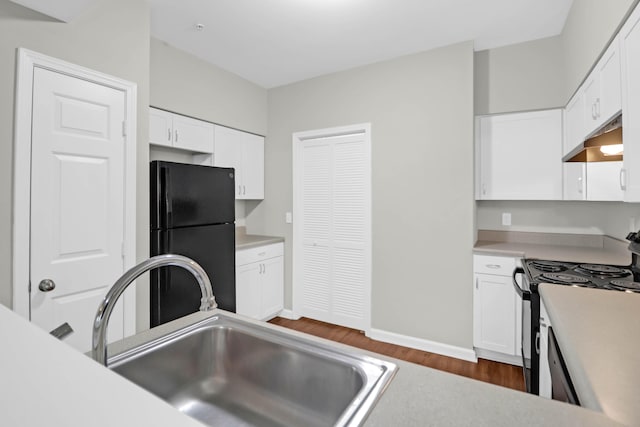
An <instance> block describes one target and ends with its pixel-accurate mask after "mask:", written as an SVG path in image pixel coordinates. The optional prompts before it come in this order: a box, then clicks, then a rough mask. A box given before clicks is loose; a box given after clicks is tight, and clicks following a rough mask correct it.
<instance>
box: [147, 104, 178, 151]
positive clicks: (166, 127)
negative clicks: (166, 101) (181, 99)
mask: <svg viewBox="0 0 640 427" xmlns="http://www.w3.org/2000/svg"><path fill="white" fill-rule="evenodd" d="M149 142H150V143H151V144H155V145H163V146H165V147H172V146H173V114H172V113H169V112H167V111H162V110H157V109H155V108H150V109H149Z"/></svg>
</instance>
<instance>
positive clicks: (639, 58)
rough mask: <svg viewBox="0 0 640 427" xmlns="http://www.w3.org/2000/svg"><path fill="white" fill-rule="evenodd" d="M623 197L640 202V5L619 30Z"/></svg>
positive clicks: (626, 199)
mask: <svg viewBox="0 0 640 427" xmlns="http://www.w3.org/2000/svg"><path fill="white" fill-rule="evenodd" d="M620 35H621V52H622V54H621V62H622V71H621V74H622V137H623V140H624V157H623V159H624V160H623V162H624V169H623V181H624V182H623V183H624V200H625V201H626V202H640V8H638V7H636V9H635V10H634V12H633V13H632V14H631V16H630V17H629V19H628V20H627V22H626V23H625V24H624V26H623V27H622V30H621V31H620Z"/></svg>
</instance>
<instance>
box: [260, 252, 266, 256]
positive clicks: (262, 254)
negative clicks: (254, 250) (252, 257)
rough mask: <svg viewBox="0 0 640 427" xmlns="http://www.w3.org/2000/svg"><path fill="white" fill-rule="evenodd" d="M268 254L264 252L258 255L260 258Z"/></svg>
mask: <svg viewBox="0 0 640 427" xmlns="http://www.w3.org/2000/svg"><path fill="white" fill-rule="evenodd" d="M266 254H267V252H266V251H264V252H260V253H259V254H258V256H265V255H266Z"/></svg>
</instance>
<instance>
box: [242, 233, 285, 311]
mask: <svg viewBox="0 0 640 427" xmlns="http://www.w3.org/2000/svg"><path fill="white" fill-rule="evenodd" d="M283 251H284V245H283V244H282V243H276V244H271V245H265V246H260V247H256V248H251V249H244V250H239V251H237V252H236V312H237V313H238V314H242V315H244V316H249V317H252V318H254V319H258V320H266V319H270V318H272V317H273V316H275V315H277V314H278V313H279V312H280V311H281V310H282V309H283V308H284V256H283V253H284V252H283Z"/></svg>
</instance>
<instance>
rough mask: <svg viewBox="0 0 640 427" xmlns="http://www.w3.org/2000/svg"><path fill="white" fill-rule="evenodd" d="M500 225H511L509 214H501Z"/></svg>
mask: <svg viewBox="0 0 640 427" xmlns="http://www.w3.org/2000/svg"><path fill="white" fill-rule="evenodd" d="M502 225H511V214H510V213H509V212H503V213H502Z"/></svg>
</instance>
